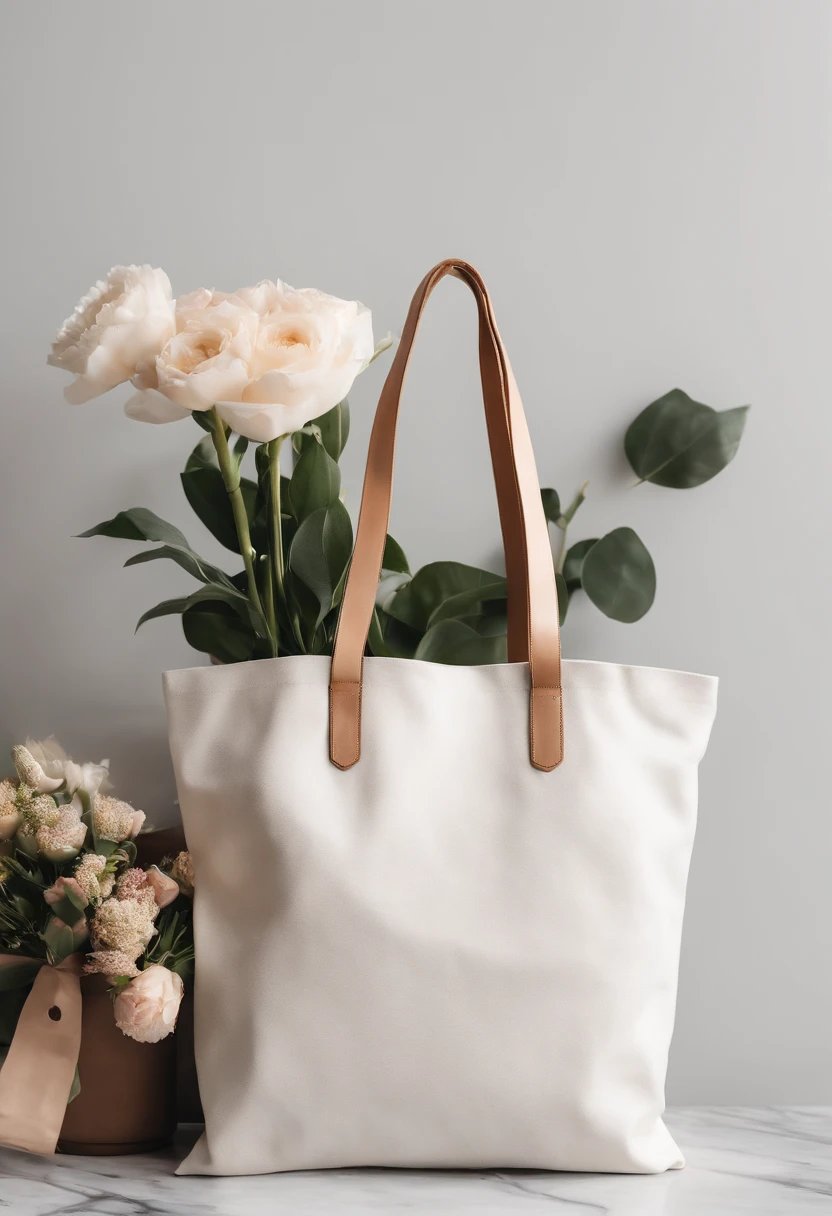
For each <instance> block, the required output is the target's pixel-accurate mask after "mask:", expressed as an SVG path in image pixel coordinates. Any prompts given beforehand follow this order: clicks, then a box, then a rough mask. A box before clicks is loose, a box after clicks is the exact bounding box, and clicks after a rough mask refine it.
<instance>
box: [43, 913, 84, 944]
mask: <svg viewBox="0 0 832 1216" xmlns="http://www.w3.org/2000/svg"><path fill="white" fill-rule="evenodd" d="M52 923H53V924H54V925H55V928H56V929H67V928H69V929H71V930H72V940H73V945H74V946H75V947H76V948H77V947H78V946H80V945H81V942H83V941H85V940H86V938H87V935H88V933H89V925H88V924H87V918H86V916H79V917H78V920H76V922H75V924H74V925H67V923H66V921H65V920H61V918H60V916H53V917H52Z"/></svg>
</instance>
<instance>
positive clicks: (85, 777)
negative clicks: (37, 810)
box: [14, 736, 110, 799]
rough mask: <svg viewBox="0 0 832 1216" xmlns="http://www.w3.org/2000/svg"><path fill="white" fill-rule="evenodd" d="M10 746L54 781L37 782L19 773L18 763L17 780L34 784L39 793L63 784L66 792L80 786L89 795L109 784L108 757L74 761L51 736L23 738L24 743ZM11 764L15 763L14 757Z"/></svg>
mask: <svg viewBox="0 0 832 1216" xmlns="http://www.w3.org/2000/svg"><path fill="white" fill-rule="evenodd" d="M14 750H15V752H20V753H23V752H25V753H28V755H29V757H30V759H31V761H32V762H34V764H36V765H38V766H39V767H40V768H41V769H42V770H43V773H44V774H45V776H46V778H47V779H48V780H49V781H50V782H56V783H57V784H54V785H50V786H49V787H44V786H38V785H37V784H36V782H34V781H31V780H29V778H28V777H25V776H23V774H22V773H20V768H19V766H18V773H19V774H20V776H21V780H23V781H28V783H29V785H31V786H34V787H35V788H36V789H37V790H38V792H40V793H50V792H51V791H52V790H56V789H59V788H60V787H61V786H62V785H63V786H64V788H65V790H66V792H67V793H68V794H75V793H76V792H78V791H79V790H80V791H81V792H83V793H85V794H86V795H87V797H88V798H90V799H91V798H93V797H94V796H95V794H97V793H98V792H99V791H102V792H106V790H107V789H109V788H110V781H109V776H110V761H109V760H102V761H101V763H100V764H76V763H75V761H74V760H72V758H71V757H70V756H68V755H67V753H66V752H65V750H64V749H63V748H62V747H61V745H60V743H59V742H58V741H57V739H55V738H54V737H52V736H50V737H49V738H48V739H43V740H41V741H37V740H35V739H27V740H26V746H25V747H22V748H15V749H14ZM15 765H16V766H17V761H16V760H15Z"/></svg>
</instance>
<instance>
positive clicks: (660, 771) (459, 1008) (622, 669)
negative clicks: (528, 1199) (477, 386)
mask: <svg viewBox="0 0 832 1216" xmlns="http://www.w3.org/2000/svg"><path fill="white" fill-rule="evenodd" d="M446 274H451V275H455V276H456V277H458V278H460V279H462V280H463V281H464V282H465V283H467V284H468V286H469V287H470V288H471V289H472V290H473V293H474V295H475V297H476V300H477V303H478V308H479V316H480V365H481V371H482V381H483V396H484V402H485V410H486V417H487V422H488V431H489V439H490V446H491V452H492V458H493V466H494V475H495V483H496V488H497V494H498V499H499V505H500V519H501V526H502V532H503V539H504V547H505V557H506V569H507V582H508V657H509V662H508V663H506V664H504V665H494V666H479V667H466V666H445V665H439V664H433V663H426V662H419V661H416V660H407V659H397V658H380V657H367V658H365V657H364V652H365V643H366V638H367V635H368V630H369V626H370V620H371V615H372V611H373V605H374V598H375V594H376V587H377V582H378V576H379V570H380V567H381V560H382V553H383V548H384V540H385V536H386V533H387V521H388V514H389V507H390V492H391V484H392V473H393V449H394V439H395V427H396V416H397V411H398V406H399V398H400V394H401V388H402V382H403V379H404V375H405V369H406V366H407V361H408V357H409V355H410V349H411V345H412V342H413V338H414V335H415V332H416V328H417V325H418V321H419V317H420V314H421V311H422V308H423V306H424V303H425V300H426V299H427V297H428V295H429V293H430V292H431V290H432V289H433V287H434V286H435V284H436V283H437V282H438V280H439V279H441V278H442V277H443V276H444V275H446ZM165 692H166V702H167V710H168V719H169V725H170V740H171V749H172V753H173V761H174V767H175V772H176V780H177V784H178V788H179V796H180V801H181V807H182V814H183V819H184V825H185V831H186V835H187V839H188V843H189V847H190V849H191V852H192V855H193V861H194V867H195V874H196V906H195V932H196V950H197V967H196V1058H197V1068H198V1072H199V1083H200V1090H201V1094H202V1101H203V1105H204V1108H205V1133H204V1135H203V1136H202V1138H201V1139H200V1141H199V1142H198V1144H197V1145H196V1147H195V1148H194V1150H193V1151H192V1153H191V1155H190V1156H189V1157H188V1158H187V1160H186V1161H185V1162H184V1163H183V1165H182V1166H180V1170H179V1172H180V1173H182V1174H250V1173H262V1172H267V1171H274V1170H295V1169H311V1168H318V1167H330V1166H362V1165H363V1166H368V1165H379V1166H407V1167H423V1166H427V1167H472V1168H481V1167H488V1166H491V1167H511V1166H517V1167H527V1168H543V1169H557V1170H582V1171H586V1170H591V1171H596V1170H603V1171H624V1172H636V1173H651V1172H657V1171H662V1170H666V1169H671V1168H675V1167H678V1166H681V1165H682V1164H683V1160H682V1157H681V1155H680V1153H679V1150H678V1149H677V1147H676V1145H675V1144H674V1143H673V1140H672V1139H671V1137H670V1135H669V1133H668V1131H667V1130H666V1128H665V1126H664V1124H663V1123H662V1118H661V1116H662V1111H663V1101H664V1099H663V1089H664V1077H665V1070H666V1063H667V1053H668V1047H669V1043H670V1037H671V1032H672V1027H673V1018H674V1005H675V992H676V978H677V967H678V955H679V944H680V935H681V928H682V912H683V905H684V896H685V884H686V878H687V871H688V863H689V859H690V852H691V846H692V841H693V833H694V823H695V817H696V800H697V766H698V763H699V760H700V758H701V757H702V754H703V752H704V750H705V746H706V743H707V739H708V734H709V731H710V728H711V723H712V720H713V717H714V712H715V703H716V680H715V679H713V678H711V677H708V676H700V675H690V674H687V673H684V672H678V671H663V670H656V669H653V668H645V667H628V666H621V665H618V664H614V663H594V662H572V661H568V662H564V663H563V664H561V660H560V647H559V636H558V611H557V599H556V589H555V579H554V574H553V562H552V556H551V551H550V548H549V538H548V533H547V526H546V521H545V518H544V515H543V510H542V506H541V500H540V491H539V488H538V480H537V474H536V471H535V466H534V457H533V454H532V448H531V442H530V439H529V433H528V429H527V427H526V422H525V419H524V416H523V411H522V406H521V403H520V398H519V396H518V393H517V387H516V384H515V381H514V378H513V376H512V372H511V367H510V365H509V362H508V359H507V358H506V355H505V352H504V350H503V348H502V345H501V342H500V338H499V334H498V332H497V328H496V325H495V322H494V316H493V312H492V308H491V303H490V301H489V298H488V295H487V293H486V291H485V287H484V285H483V283H482V280H481V279H480V277H479V275H478V274H477V273H476V271H474V270H473V269H472V268H471V267H470V266H468V265H466V264H465V263H462V262H457V261H448V262H443V263H440V264H439V265H438V266H437V267H435V268H434V269H433V270H432V271H431V272H430V273H429V274H428V275H427V276H426V278H425V279H424V280H423V282H422V283H421V285H420V287H419V289H418V291H417V292H416V295H415V297H414V300H413V303H412V305H411V308H410V312H409V315H408V317H407V321H406V323H405V326H404V330H403V333H402V339H401V343H400V346H399V349H398V352H397V355H396V358H395V360H394V362H393V365H392V367H391V370H390V374H389V376H388V378H387V382H386V384H385V386H384V389H383V391H382V395H381V399H380V402H379V406H378V411H377V414H376V420H375V424H374V428H373V433H372V438H371V441H370V448H369V456H368V462H367V472H366V478H365V484H364V492H363V498H362V505H361V513H360V520H359V525H358V529H357V535H356V543H355V550H354V554H353V558H352V562H351V566H350V571H349V577H348V581H347V583H346V588H345V592H344V597H343V604H342V608H341V615H340V622H339V628H338V633H337V638H336V643H335V648H334V654H333V656H332V658H331V659H330V658H329V657H326V656H320V655H319V656H303V655H301V656H287V657H285V658H277V659H270V660H260V661H257V662H249V663H238V664H234V665H230V666H227V667H199V668H193V669H189V670H184V671H172V672H168V673H167V674H166V676H165Z"/></svg>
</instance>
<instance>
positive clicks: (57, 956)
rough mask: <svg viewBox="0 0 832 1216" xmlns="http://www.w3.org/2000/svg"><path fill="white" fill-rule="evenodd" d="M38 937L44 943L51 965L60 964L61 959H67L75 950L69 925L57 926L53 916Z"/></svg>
mask: <svg viewBox="0 0 832 1216" xmlns="http://www.w3.org/2000/svg"><path fill="white" fill-rule="evenodd" d="M40 936H41V938H42V939H43V941H44V942H45V943H46V948H47V950H48V951H49V956H50V958H51V959H52V961H53V963H60V962H61V961H62V960H63V959H65V958H69V956H70V954H72V952H73V951H74V949H75V938H74V937H73V935H72V930H71V929H70V927H69V925H59V924H58V923H57V922H56V920H55V917H54V916H52V917H50V918H49V921H48V922H47V925H46V928H45V929H44V930H43V932H42V933H41V935H40Z"/></svg>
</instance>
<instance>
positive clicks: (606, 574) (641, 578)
mask: <svg viewBox="0 0 832 1216" xmlns="http://www.w3.org/2000/svg"><path fill="white" fill-rule="evenodd" d="M581 585H582V586H583V589H584V591H585V592H586V593H587V595H588V596H589V598H590V599H591V600H592V602H593V604H595V606H596V608H600V609H601V611H602V612H603V613H604V614H605V616H609V617H612V619H613V620H614V621H624V622H626V623H628V624H630V623H632V622H633V621H637V620H639V619H640V618H641V617H643V616H644V614H645V612H647V611H648V609H649V608H650V606H651V604H652V603H653V599H654V598H655V595H656V568H655V566H654V565H653V559H652V557H651V556H650V554H649V553H648V552H647V549H646V548H645V547H644V544H643V543H642V541H641V540H640V539H639V537H638V536H637V535H636V533H635V532H634V531H633V529H632V528H614V529H613V531H612V532H608V533H607V535H606V536H602V537H601V539H600V540H599V541H596V542H595V544H594V545H593V546H592V548H591V549H590V550H589V552H588V553H587V554H586V556H585V557H584V561H583V567H582V570H581Z"/></svg>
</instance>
